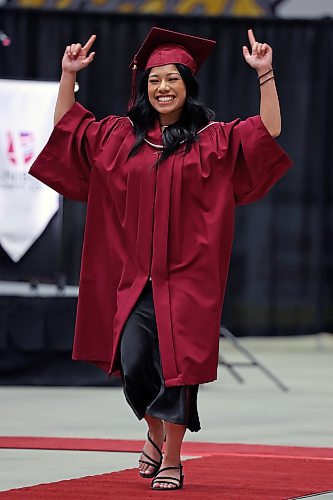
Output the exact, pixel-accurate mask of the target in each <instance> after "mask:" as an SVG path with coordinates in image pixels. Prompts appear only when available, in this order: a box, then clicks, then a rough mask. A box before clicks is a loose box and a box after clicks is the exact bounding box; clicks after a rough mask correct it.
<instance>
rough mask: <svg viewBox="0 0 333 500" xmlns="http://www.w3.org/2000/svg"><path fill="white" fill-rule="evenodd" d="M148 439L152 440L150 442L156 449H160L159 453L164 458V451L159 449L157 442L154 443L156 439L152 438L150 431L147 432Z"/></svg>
mask: <svg viewBox="0 0 333 500" xmlns="http://www.w3.org/2000/svg"><path fill="white" fill-rule="evenodd" d="M147 439H148V441H149V442H150V444H151V445H152V446H153V447H154V448H155V450H156V451H158V454H159V455H160V457H161V458H162V457H163V455H162V452H161V450H160V449H159V447H158V446H157V444H156V443H154V441H153V440H152V438H151V437H150V435H149V431H148V432H147Z"/></svg>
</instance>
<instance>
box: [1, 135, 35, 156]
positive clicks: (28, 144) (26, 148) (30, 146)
mask: <svg viewBox="0 0 333 500" xmlns="http://www.w3.org/2000/svg"><path fill="white" fill-rule="evenodd" d="M18 135H19V145H20V149H21V152H22V160H23V163H24V165H26V164H27V163H29V161H30V160H32V158H33V155H34V140H35V138H34V134H33V132H27V131H22V132H19V134H18ZM17 153H18V151H17V150H15V141H14V134H13V133H12V132H10V131H9V130H8V131H7V158H8V160H9V161H10V163H12V164H13V165H17V164H18V158H17Z"/></svg>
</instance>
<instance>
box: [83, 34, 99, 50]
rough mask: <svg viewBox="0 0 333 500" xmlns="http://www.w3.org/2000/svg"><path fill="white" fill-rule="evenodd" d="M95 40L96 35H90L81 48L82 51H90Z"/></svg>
mask: <svg viewBox="0 0 333 500" xmlns="http://www.w3.org/2000/svg"><path fill="white" fill-rule="evenodd" d="M95 40H96V35H91V37H90V38H89V40H88V41H87V43H86V44H85V46H84V47H82V49H83V50H87V51H88V50H90V49H91V47H92V44H93V43H94V41H95Z"/></svg>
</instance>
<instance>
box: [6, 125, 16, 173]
mask: <svg viewBox="0 0 333 500" xmlns="http://www.w3.org/2000/svg"><path fill="white" fill-rule="evenodd" d="M7 157H8V160H9V161H10V162H11V163H13V164H14V165H17V159H16V154H15V149H14V141H13V134H12V133H11V132H10V131H8V132H7Z"/></svg>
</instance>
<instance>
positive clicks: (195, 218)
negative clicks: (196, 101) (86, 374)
mask: <svg viewBox="0 0 333 500" xmlns="http://www.w3.org/2000/svg"><path fill="white" fill-rule="evenodd" d="M134 141H135V136H134V133H133V126H132V124H131V122H130V120H129V119H128V118H127V117H117V116H108V117H106V118H105V119H103V120H101V121H99V122H98V121H96V120H95V117H94V116H93V115H92V114H91V113H90V112H89V111H87V110H86V109H85V108H84V107H83V106H81V105H80V104H79V103H75V104H74V105H73V106H72V108H71V109H70V110H69V111H68V112H67V113H66V114H65V115H64V116H63V118H62V119H61V120H60V122H59V123H58V124H57V125H56V127H55V128H54V130H53V132H52V134H51V137H50V139H49V141H48V143H47V145H46V146H45V148H44V149H43V151H42V152H41V153H40V155H39V156H38V158H37V159H36V161H35V162H34V164H33V165H32V167H31V170H30V174H31V175H33V176H34V177H36V178H37V179H39V180H41V181H42V182H44V183H45V184H47V185H48V186H50V187H51V188H53V189H55V190H56V191H58V192H59V193H61V194H62V195H63V196H65V197H68V198H71V199H74V200H80V201H87V216H86V227H85V237H84V245H83V253H82V263H81V275H80V286H79V299H78V310H77V319H76V329H75V339H74V347H73V359H78V360H84V361H90V362H93V363H94V364H96V365H98V366H100V367H101V368H103V369H104V370H105V371H106V372H107V373H109V374H112V373H115V372H118V370H119V357H118V355H117V354H118V346H119V339H120V335H121V332H122V328H123V326H124V324H125V321H126V319H127V317H128V316H129V314H130V312H131V309H132V308H133V306H134V304H135V302H136V301H137V299H138V297H139V295H140V293H141V291H142V289H143V287H144V285H145V283H146V281H147V279H148V276H149V275H151V276H152V285H153V296H154V305H155V313H156V321H157V328H158V338H159V346H160V352H161V361H162V369H163V374H164V378H165V384H166V386H167V387H172V386H177V385H191V384H201V383H204V382H210V381H213V380H215V379H216V376H217V365H218V347H219V337H220V320H221V311H222V304H223V299H224V293H225V287H226V279H227V273H228V267H229V259H230V253H231V246H232V240H233V231H234V209H235V206H236V205H237V204H238V205H241V204H246V203H250V202H253V201H255V200H258V199H260V198H262V197H263V196H264V195H265V194H266V193H267V192H268V190H269V189H270V187H271V186H272V185H273V184H274V183H275V182H276V181H277V180H278V179H279V178H280V177H281V176H282V175H283V174H284V173H285V172H286V170H287V169H288V168H289V167H290V166H291V163H292V162H291V160H290V158H289V157H288V156H287V155H286V153H285V152H284V151H283V149H281V147H280V146H279V145H278V144H277V143H276V142H275V140H274V139H273V138H272V137H271V135H270V134H269V132H268V131H267V129H266V127H265V126H264V124H263V122H262V120H261V118H260V116H259V115H257V116H253V117H250V118H248V119H246V120H244V121H241V120H240V119H239V118H237V119H235V120H234V121H232V122H230V123H224V122H212V123H210V124H209V125H208V126H206V127H205V128H204V129H202V130H201V131H200V133H199V140H198V142H197V143H195V144H193V145H192V148H191V151H190V152H189V153H187V154H185V155H184V154H183V151H184V148H185V146H182V147H181V149H180V150H179V151H178V152H177V154H173V155H172V156H170V157H169V158H168V159H167V160H166V161H165V162H163V163H162V164H161V165H160V166H159V167H158V168H157V169H156V168H153V165H154V163H155V161H156V158H157V156H156V155H157V154H159V153H160V151H161V144H162V143H161V131H160V127H159V126H158V123H156V126H155V128H154V129H153V130H151V131H150V132H149V134H148V135H147V137H146V141H145V142H144V144H143V146H142V147H141V149H140V150H139V152H138V154H137V155H136V156H134V157H133V158H130V159H129V160H127V155H128V152H129V151H130V148H131V147H132V145H133V144H134Z"/></svg>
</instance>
